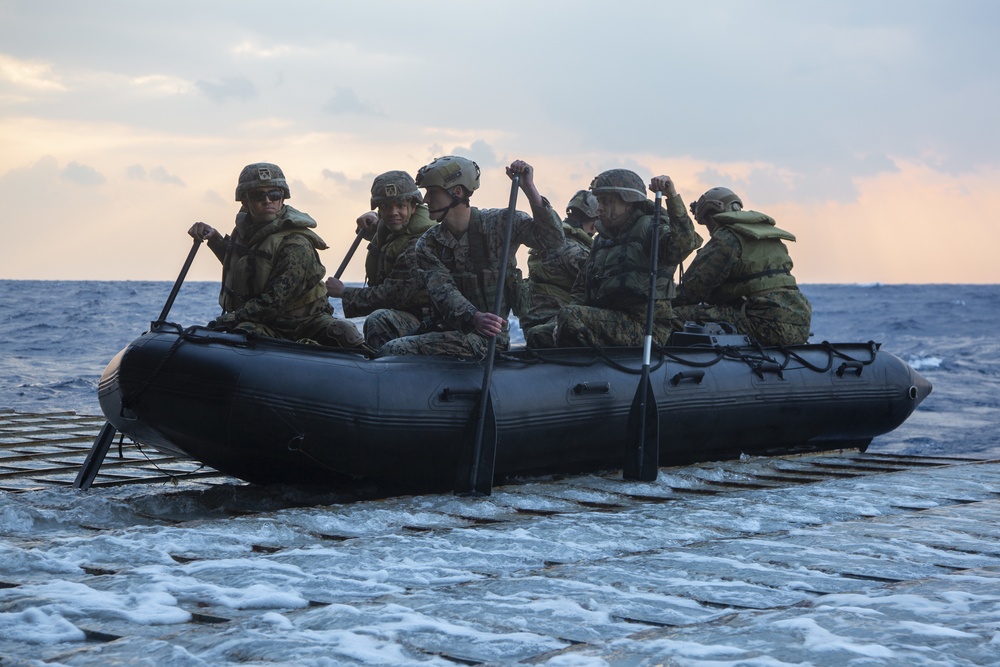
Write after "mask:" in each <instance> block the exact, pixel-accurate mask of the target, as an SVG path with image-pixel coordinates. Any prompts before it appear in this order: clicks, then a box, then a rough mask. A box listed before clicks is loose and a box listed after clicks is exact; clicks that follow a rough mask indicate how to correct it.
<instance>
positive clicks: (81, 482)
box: [73, 422, 118, 491]
mask: <svg viewBox="0 0 1000 667" xmlns="http://www.w3.org/2000/svg"><path fill="white" fill-rule="evenodd" d="M117 432H118V431H117V429H115V427H114V426H112V425H111V422H104V427H103V428H102V429H101V432H100V433H99V434H98V435H97V439H95V440H94V444H93V445H91V447H90V452H89V453H88V454H87V458H86V459H84V461H83V465H82V466H80V471H79V472H78V473H77V474H76V479H75V480H74V481H73V488H74V489H80V490H81V491H86V490H87V489H89V488H90V485H91V484H93V483H94V479H95V478H96V477H97V471H98V470H100V469H101V464H102V463H104V457H105V456H107V455H108V449H110V448H111V442H112V441H113V440H114V439H115V433H117Z"/></svg>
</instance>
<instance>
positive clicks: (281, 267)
mask: <svg viewBox="0 0 1000 667" xmlns="http://www.w3.org/2000/svg"><path fill="white" fill-rule="evenodd" d="M315 226H316V222H315V221H314V220H313V219H312V218H311V217H309V216H308V215H306V214H305V213H301V212H300V211H297V210H295V209H294V208H292V207H291V206H287V205H286V206H284V207H282V208H281V210H280V211H279V212H278V218H277V219H276V220H274V221H272V222H269V223H266V224H263V225H261V224H255V223H254V221H253V220H252V219H251V218H250V216H249V215H247V213H246V211H245V210H242V209H241V211H240V213H239V214H238V215H237V223H236V228H235V229H234V230H233V232H232V234H230V235H229V236H227V237H225V239H224V240H223V241H222V242H218V243H216V244H210V246H211V249H212V251H213V252H215V253H216V255H217V256H219V255H221V257H220V259H221V260H222V263H223V287H222V292H221V293H220V296H219V302H220V304H221V305H222V306H223V310H224V311H225V313H226V315H227V317H226V318H225V319H226V321H230V320H231V321H235V322H256V323H260V324H265V325H268V326H271V327H273V328H276V329H282V330H284V329H289V328H294V327H295V326H298V324H299V323H301V321H303V320H305V319H308V318H310V317H311V316H313V315H315V314H317V313H332V312H333V309H332V308H331V307H330V304H329V301H328V300H327V297H326V287H325V286H324V284H323V279H324V277H325V276H326V268H325V267H324V266H323V264H322V263H321V262H320V260H319V254H318V252H317V250H321V249H325V248H326V244H325V243H324V242H323V240H322V239H321V238H319V236H317V235H316V233H315V232H313V231H312V228H313V227H315ZM220 251H221V252H220Z"/></svg>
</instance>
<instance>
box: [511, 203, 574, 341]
mask: <svg viewBox="0 0 1000 667" xmlns="http://www.w3.org/2000/svg"><path fill="white" fill-rule="evenodd" d="M563 233H564V234H565V236H566V240H565V241H563V244H562V247H561V248H559V249H558V250H539V249H535V248H532V249H531V251H530V252H529V253H528V278H527V279H526V280H523V281H521V285H520V288H521V293H520V297H521V302H520V304H519V307H518V308H515V311H514V312H515V314H516V315H517V317H518V320H519V321H520V323H521V331H522V332H524V340H525V342H526V343H527V345H528V347H552V346H553V345H554V344H555V342H554V341H553V339H552V334H553V332H554V331H555V319H556V315H557V314H558V313H559V309H560V308H562V307H563V306H565V305H566V304H568V303H569V301H570V292H571V291H572V289H573V283H575V282H576V277H577V275H579V273H580V270H581V269H582V268H583V266H584V265H585V264H586V263H587V258H588V257H589V256H590V246H591V245H592V244H593V239H592V238H591V237H590V234H588V233H587V232H585V231H583V230H582V229H580V228H579V227H577V226H576V225H573V224H571V223H570V222H568V221H563Z"/></svg>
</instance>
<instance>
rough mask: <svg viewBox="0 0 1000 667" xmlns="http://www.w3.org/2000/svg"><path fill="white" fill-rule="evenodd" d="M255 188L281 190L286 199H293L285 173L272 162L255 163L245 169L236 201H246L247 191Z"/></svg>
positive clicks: (237, 189) (241, 176)
mask: <svg viewBox="0 0 1000 667" xmlns="http://www.w3.org/2000/svg"><path fill="white" fill-rule="evenodd" d="M253 188H281V191H282V192H283V193H284V195H285V199H291V197H292V193H291V192H290V191H289V190H288V183H287V182H286V181H285V173H284V172H283V171H281V167H279V166H278V165H276V164H271V163H270V162H254V163H253V164H248V165H247V166H245V167H243V171H241V172H240V180H239V181H238V182H237V184H236V201H243V200H244V199H246V197H247V190H252V189H253Z"/></svg>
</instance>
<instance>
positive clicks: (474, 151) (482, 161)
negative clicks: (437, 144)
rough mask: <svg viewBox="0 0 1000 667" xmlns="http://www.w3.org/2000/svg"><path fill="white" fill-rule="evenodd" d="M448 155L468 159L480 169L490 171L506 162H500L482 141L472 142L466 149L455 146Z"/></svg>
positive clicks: (493, 151)
mask: <svg viewBox="0 0 1000 667" xmlns="http://www.w3.org/2000/svg"><path fill="white" fill-rule="evenodd" d="M449 155H459V156H461V157H465V158H469V159H470V160H472V161H473V162H475V163H476V164H478V165H479V168H480V169H491V168H493V167H499V166H502V165H504V164H505V163H506V160H502V159H500V158H499V157H497V152H496V150H495V149H494V148H493V147H492V146H490V145H489V144H488V143H486V142H485V141H483V140H482V139H478V140H476V141H473V142H472V144H471V145H470V146H468V147H465V146H455V147H454V148H452V149H451V153H449ZM438 157H440V156H438Z"/></svg>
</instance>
